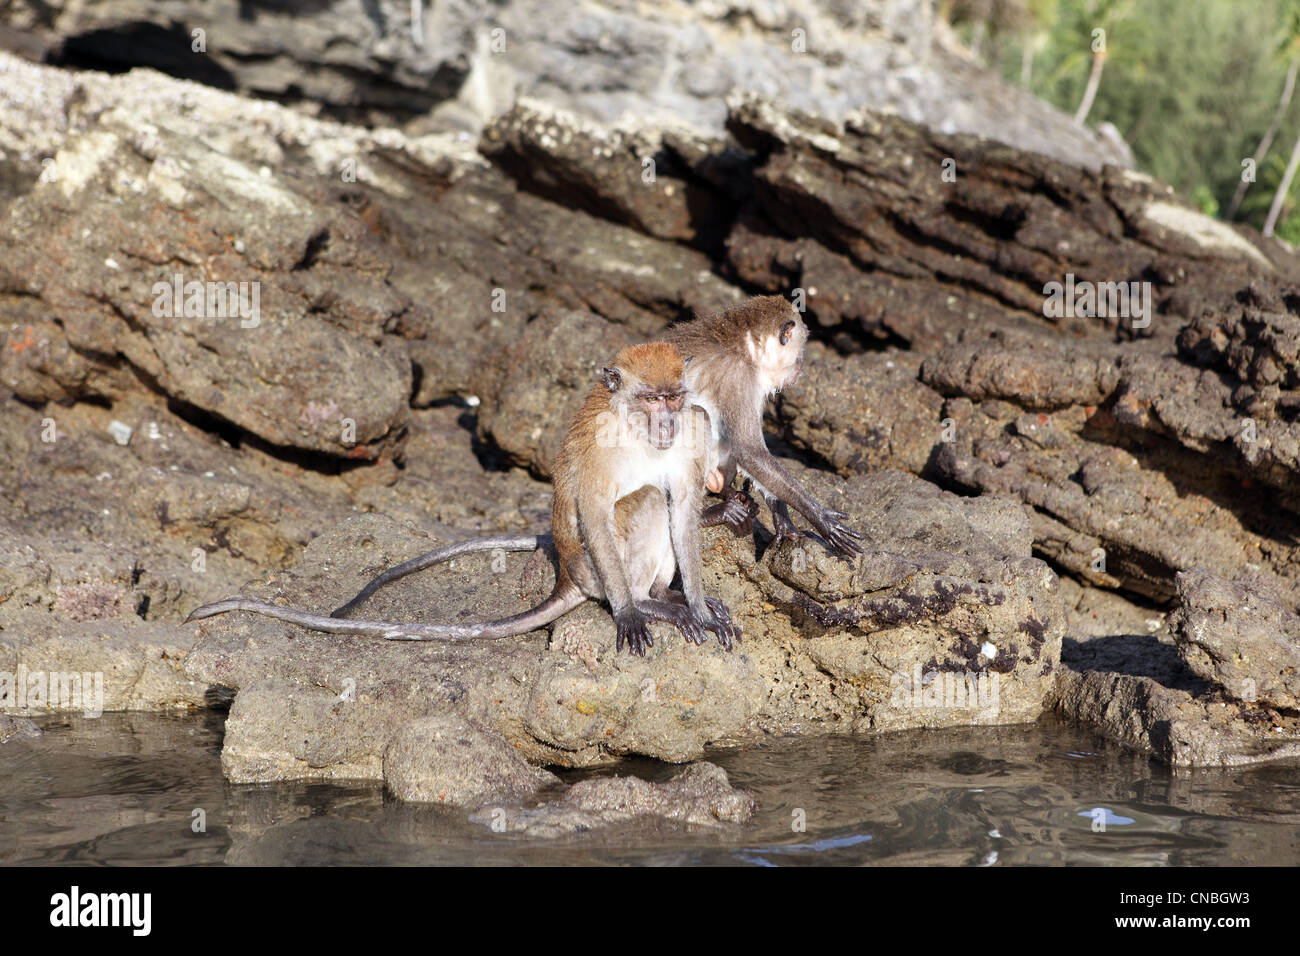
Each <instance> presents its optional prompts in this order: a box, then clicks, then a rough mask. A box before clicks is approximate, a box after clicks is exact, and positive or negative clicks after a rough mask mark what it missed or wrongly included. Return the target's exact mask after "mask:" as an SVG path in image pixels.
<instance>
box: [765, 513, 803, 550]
mask: <svg viewBox="0 0 1300 956" xmlns="http://www.w3.org/2000/svg"><path fill="white" fill-rule="evenodd" d="M772 529H773V530H774V531H775V532H776V537H774V538H773V539H772V544H780V543H781V542H782V541H797V540H798V539H800V538H806V537H808V532H807V531H801V530H799V529H798V528H797V527H795V523H794V522H793V521H791V520H790V515H789V513H788V512H787V511H786V510H785V509H784V508H779V507H774V508H773V509H772Z"/></svg>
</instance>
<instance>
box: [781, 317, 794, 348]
mask: <svg viewBox="0 0 1300 956" xmlns="http://www.w3.org/2000/svg"><path fill="white" fill-rule="evenodd" d="M793 331H794V322H787V323H786V324H785V325H783V326H781V336H780V338H781V344H782V345H789V344H790V333H791V332H793Z"/></svg>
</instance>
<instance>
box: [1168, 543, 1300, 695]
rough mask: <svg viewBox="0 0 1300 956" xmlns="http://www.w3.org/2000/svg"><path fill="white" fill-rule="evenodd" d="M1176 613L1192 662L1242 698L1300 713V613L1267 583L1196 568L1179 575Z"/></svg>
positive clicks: (1178, 634) (1181, 648)
mask: <svg viewBox="0 0 1300 956" xmlns="http://www.w3.org/2000/svg"><path fill="white" fill-rule="evenodd" d="M1177 587H1178V607H1177V609H1176V610H1175V611H1174V615H1173V630H1174V637H1175V639H1176V640H1177V642H1178V652H1179V654H1181V655H1182V658H1183V660H1184V661H1186V662H1187V666H1188V667H1190V668H1191V669H1192V670H1193V671H1195V672H1196V673H1197V674H1199V675H1200V676H1201V677H1204V678H1205V679H1206V680H1209V681H1213V682H1214V683H1216V684H1218V685H1219V686H1221V687H1222V688H1223V689H1224V690H1225V691H1226V692H1227V694H1228V695H1229V696H1230V697H1232V698H1234V699H1236V700H1240V701H1247V702H1252V703H1253V702H1254V701H1259V702H1260V703H1262V704H1267V705H1270V706H1272V707H1278V708H1282V709H1284V710H1290V711H1300V617H1297V615H1296V614H1295V612H1293V611H1291V610H1289V609H1288V608H1287V607H1285V606H1284V605H1283V604H1282V603H1281V602H1280V601H1279V600H1278V597H1277V594H1276V592H1273V591H1271V590H1270V589H1269V588H1268V587H1267V585H1264V584H1262V583H1257V582H1250V581H1228V580H1225V579H1224V578H1221V577H1218V576H1217V575H1215V574H1212V573H1210V572H1208V571H1204V570H1201V569H1195V570H1191V571H1184V572H1181V573H1180V574H1179V575H1178V577H1177Z"/></svg>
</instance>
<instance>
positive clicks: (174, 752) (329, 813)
mask: <svg viewBox="0 0 1300 956" xmlns="http://www.w3.org/2000/svg"><path fill="white" fill-rule="evenodd" d="M44 727H45V730H46V733H45V735H44V736H43V737H40V738H38V739H35V740H21V741H13V742H10V743H8V744H5V745H3V746H0V863H4V864H33V863H41V864H53V865H57V864H60V863H78V864H85V863H98V864H117V865H122V864H127V865H129V864H157V863H168V864H187V865H204V864H222V863H232V864H245V865H249V864H251V865H257V864H267V865H297V866H302V865H313V864H328V863H352V864H428V863H479V864H488V865H508V864H514V865H518V864H528V863H539V864H540V863H608V864H619V863H641V864H654V865H672V864H700V863H741V864H749V865H754V866H774V865H775V866H791V865H809V864H837V865H844V864H864V863H883V864H895V865H918V864H921V865H936V864H938V865H956V866H1016V865H1026V864H1030V865H1062V864H1068V865H1115V866H1165V865H1198V866H1205V865H1242V864H1244V865H1251V864H1274V865H1296V864H1297V863H1300V826H1297V824H1300V764H1297V763H1296V762H1295V761H1291V762H1288V763H1276V764H1270V765H1265V766H1261V767H1256V768H1245V769H1243V768H1236V769H1233V770H1225V771H1199V772H1192V773H1180V774H1176V775H1175V774H1171V773H1170V772H1169V771H1168V769H1167V768H1164V767H1161V766H1160V765H1158V764H1155V763H1153V762H1151V761H1149V760H1146V759H1145V758H1143V757H1142V756H1141V755H1138V754H1134V753H1132V752H1130V751H1127V750H1125V749H1123V748H1122V747H1120V746H1118V745H1116V744H1110V743H1108V742H1106V741H1104V740H1101V739H1100V738H1097V737H1094V736H1093V735H1091V734H1089V733H1088V732H1086V731H1082V730H1079V729H1078V728H1074V727H1070V726H1068V725H1065V724H1064V723H1062V722H1060V721H1057V720H1055V719H1052V718H1048V719H1045V720H1044V721H1042V722H1040V723H1038V724H1035V725H1032V726H1025V727H1015V728H970V729H962V730H944V731H919V732H899V733H890V734H881V735H879V736H877V737H874V738H871V739H868V740H855V739H846V738H828V739H821V740H808V739H803V740H775V741H773V742H771V743H770V744H768V745H767V746H764V747H761V748H756V749H752V750H748V751H745V752H720V753H716V754H714V755H712V758H711V759H713V760H715V761H716V762H717V763H719V764H721V765H722V766H723V767H724V768H725V769H726V770H727V773H728V774H729V775H730V776H731V779H732V781H733V782H734V783H735V784H736V785H738V786H743V787H748V788H750V789H751V790H753V791H754V792H755V795H756V797H757V799H758V805H759V815H758V817H757V819H756V820H755V821H754V823H753V824H751V825H749V826H747V827H744V828H735V829H719V830H714V829H705V828H698V827H689V826H684V825H680V824H670V823H656V824H649V825H647V824H636V825H626V826H622V827H614V828H610V829H608V830H603V831H599V832H592V833H583V834H574V835H571V836H566V837H562V838H559V839H554V840H542V839H538V838H535V837H528V836H524V835H519V834H502V835H498V834H494V833H492V832H491V831H490V830H489V829H487V828H486V827H483V826H480V825H478V824H474V823H470V822H469V821H468V819H467V813H466V812H464V811H460V810H455V809H448V808H439V807H422V806H410V805H404V804H400V803H397V802H395V801H393V800H391V799H389V798H386V797H385V796H384V794H383V791H382V789H381V788H380V787H379V786H378V785H375V784H370V783H358V784H356V785H353V786H347V785H343V786H339V785H326V784H278V785H257V786H237V787H236V786H231V785H229V784H227V783H226V782H225V780H224V779H223V778H222V775H221V766H220V746H221V731H222V718H221V717H220V716H219V715H215V714H210V713H208V714H201V715H197V716H194V717H184V718H178V717H163V716H157V715H143V714H110V715H105V716H104V717H102V718H99V719H97V720H86V719H84V718H80V717H70V718H60V719H51V720H50V721H47V722H46V723H45V725H44ZM675 770H676V768H674V767H670V766H667V765H664V764H660V763H656V762H654V761H635V762H630V763H629V764H628V765H626V766H625V767H623V768H620V772H621V773H629V772H630V773H636V774H637V775H639V776H643V777H647V778H649V779H658V780H662V779H666V778H667V777H669V776H671V775H672V774H673V773H674V772H675ZM585 775H586V774H585V773H579V772H569V773H566V774H564V776H565V778H566V779H568V780H570V781H572V780H576V779H579V778H581V777H582V776H585ZM200 824H201V825H200Z"/></svg>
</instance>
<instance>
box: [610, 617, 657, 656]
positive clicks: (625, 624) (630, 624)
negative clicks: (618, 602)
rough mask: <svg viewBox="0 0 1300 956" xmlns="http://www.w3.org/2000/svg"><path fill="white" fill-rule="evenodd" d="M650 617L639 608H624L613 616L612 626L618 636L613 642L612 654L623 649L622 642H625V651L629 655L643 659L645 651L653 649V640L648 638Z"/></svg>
mask: <svg viewBox="0 0 1300 956" xmlns="http://www.w3.org/2000/svg"><path fill="white" fill-rule="evenodd" d="M649 624H650V617H649V616H648V615H646V614H645V612H643V611H642V610H641V609H640V608H637V607H629V608H624V609H623V610H622V611H619V612H618V613H617V614H615V615H614V626H615V627H616V628H617V629H618V636H617V637H616V638H615V641H614V653H615V654H617V653H618V652H619V651H621V650H622V649H623V642H624V641H627V649H628V652H629V653H631V654H636V655H637V656H639V657H645V649H646V648H647V647H654V643H655V641H654V638H653V637H651V636H650V627H649Z"/></svg>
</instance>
